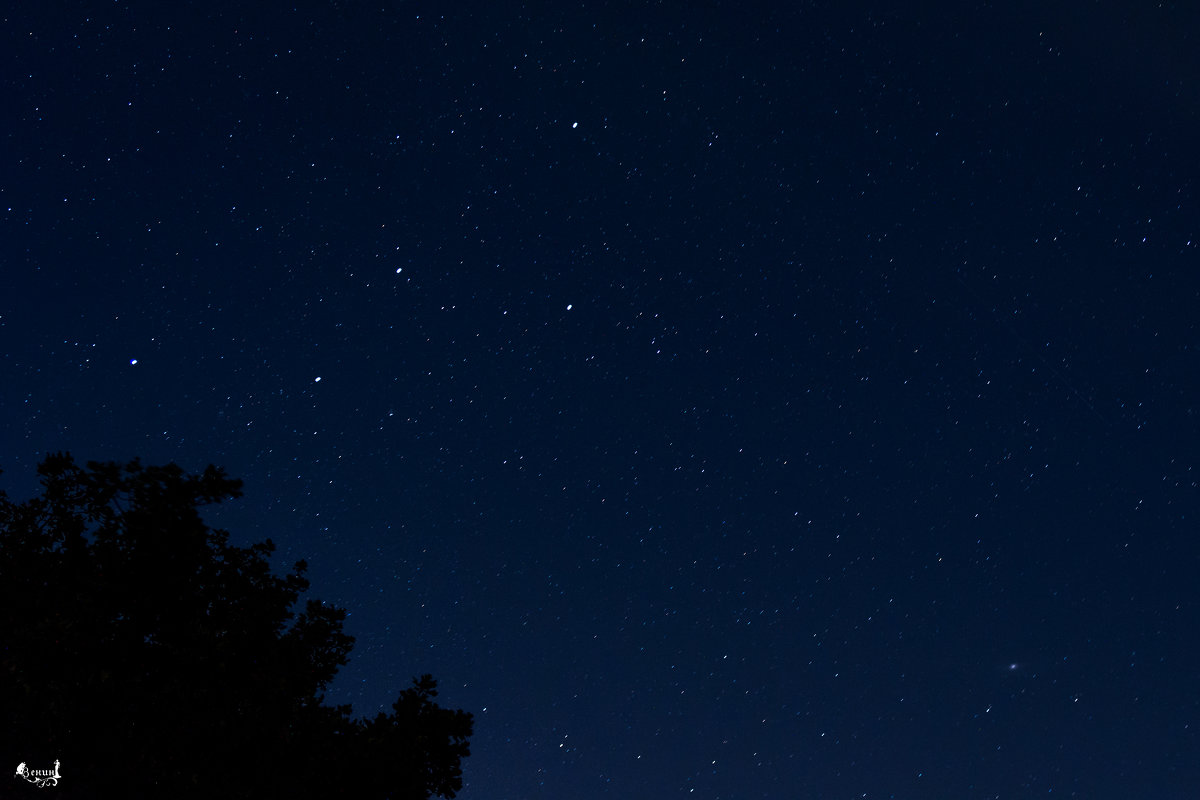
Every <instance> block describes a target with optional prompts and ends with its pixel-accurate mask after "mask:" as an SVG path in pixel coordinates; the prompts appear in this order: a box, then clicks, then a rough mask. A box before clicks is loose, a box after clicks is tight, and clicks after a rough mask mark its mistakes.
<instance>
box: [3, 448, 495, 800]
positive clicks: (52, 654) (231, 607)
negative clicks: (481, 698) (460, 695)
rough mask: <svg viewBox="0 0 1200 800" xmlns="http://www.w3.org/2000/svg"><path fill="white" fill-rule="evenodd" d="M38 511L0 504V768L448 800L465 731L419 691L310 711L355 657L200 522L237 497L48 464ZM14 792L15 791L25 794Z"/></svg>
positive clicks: (260, 568)
mask: <svg viewBox="0 0 1200 800" xmlns="http://www.w3.org/2000/svg"><path fill="white" fill-rule="evenodd" d="M38 474H39V475H40V477H41V485H42V491H41V493H40V494H39V495H38V496H36V497H34V498H33V499H30V500H28V501H25V502H22V503H15V502H12V501H10V500H9V499H8V497H7V495H6V494H5V493H4V492H2V491H0V709H3V710H2V711H0V743H2V746H0V752H3V753H6V754H10V755H11V756H12V758H13V760H14V762H15V761H17V760H18V759H21V760H24V761H26V762H28V763H29V764H31V765H33V767H40V766H42V765H47V766H48V765H49V764H50V763H51V762H52V761H53V760H54V759H56V758H59V759H61V760H62V764H63V767H62V775H63V778H62V780H61V781H60V784H59V786H58V787H57V788H56V789H55V792H56V794H58V796H63V793H65V795H66V796H70V797H116V796H128V797H139V796H140V797H156V796H173V797H179V796H193V797H198V796H207V797H281V798H304V797H320V798H325V797H343V796H345V797H351V796H352V797H363V798H396V799H397V800H413V799H417V798H420V799H421V800H423V799H424V798H428V797H430V796H432V795H440V796H443V797H448V798H450V797H454V795H455V793H456V792H457V791H458V790H459V789H461V787H462V770H461V761H462V759H463V758H464V757H466V756H467V755H468V754H469V750H468V737H469V736H470V735H471V730H472V717H471V715H470V714H468V713H466V712H464V711H459V710H449V709H446V708H442V707H440V706H438V705H437V704H436V703H435V702H434V698H435V697H436V696H437V689H436V683H435V682H434V680H433V679H432V678H431V677H430V676H428V675H426V676H423V677H421V678H418V679H416V680H414V683H413V686H412V687H411V688H410V689H407V690H405V691H403V692H401V694H400V697H399V699H398V700H397V701H396V702H395V704H394V705H393V706H392V713H391V714H379V715H378V716H377V717H375V718H374V719H370V720H366V719H362V720H356V719H352V718H351V716H350V707H349V706H338V707H331V706H327V705H325V704H324V703H323V692H324V690H325V688H326V687H327V686H328V684H329V682H330V681H331V680H332V679H333V677H334V675H335V673H336V672H337V670H338V668H339V667H340V666H342V665H344V664H345V663H346V659H347V654H348V653H349V652H350V649H351V647H352V645H353V639H352V638H351V637H350V636H348V635H347V634H345V633H344V632H343V630H342V625H343V620H344V619H345V616H346V613H345V611H344V610H342V609H340V608H335V607H333V606H329V605H325V604H323V603H320V602H317V601H315V600H307V601H306V603H305V604H304V606H303V609H302V610H299V609H298V608H297V606H298V602H299V599H300V595H301V594H302V593H303V592H304V591H305V590H306V589H307V588H308V581H307V580H306V579H305V578H304V573H305V569H306V566H305V564H304V562H303V561H300V562H297V563H296V565H295V566H294V568H293V571H292V572H291V573H289V574H287V575H285V576H282V577H280V576H277V575H275V574H274V573H273V572H272V571H271V568H270V564H269V561H268V558H269V556H270V554H271V553H272V552H273V550H274V546H273V545H272V543H271V541H270V540H269V539H268V540H267V541H265V542H261V543H259V544H255V545H253V546H251V547H235V546H232V545H230V544H229V534H228V533H227V532H226V531H223V530H215V529H212V528H209V527H208V526H207V525H206V524H205V523H204V522H203V520H202V519H201V517H200V514H199V509H200V508H201V507H203V506H205V505H209V504H213V503H219V502H221V501H222V500H225V499H227V498H235V497H240V496H241V485H242V484H241V481H239V480H234V479H231V478H229V477H227V476H226V474H225V473H224V471H222V470H221V469H218V468H216V467H212V466H210V467H208V468H207V469H206V470H205V471H204V473H203V474H201V475H189V474H185V473H184V471H183V470H182V469H180V468H179V467H177V466H175V465H174V464H169V465H167V466H164V467H146V466H143V465H141V464H140V463H139V462H137V461H133V462H131V463H129V464H126V465H123V466H122V465H118V464H116V463H111V462H110V463H96V462H89V463H88V464H87V467H86V469H84V468H80V467H79V466H78V465H77V464H76V463H75V461H74V460H73V459H72V458H71V456H70V455H69V454H58V455H53V456H50V457H48V458H46V459H45V461H43V462H42V464H41V465H40V466H39V468H38ZM31 788H32V787H31ZM6 794H7V792H6Z"/></svg>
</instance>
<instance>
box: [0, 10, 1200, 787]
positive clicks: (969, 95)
mask: <svg viewBox="0 0 1200 800" xmlns="http://www.w3.org/2000/svg"><path fill="white" fill-rule="evenodd" d="M1051 5H1052V6H1053V7H1051V8H1047V7H1045V6H1046V4H1033V3H1030V4H1022V3H1018V4H1016V5H1012V4H1003V5H1002V6H994V5H990V4H967V5H961V4H945V7H944V8H941V9H933V8H930V9H926V10H921V11H917V10H913V9H906V8H895V9H889V8H885V7H884V6H880V5H878V4H873V3H849V4H845V3H843V4H826V3H805V4H790V5H786V8H785V7H782V6H777V5H771V4H750V5H748V6H742V5H731V4H726V3H721V2H706V3H700V4H672V3H651V4H621V3H610V2H597V3H591V2H588V3H566V4H545V5H540V4H523V5H508V4H485V3H466V4H458V5H455V6H453V7H451V6H438V5H437V4H429V3H374V4H369V3H364V2H354V1H352V0H345V2H333V3H320V4H317V3H312V4H308V3H302V4H299V5H280V4H274V3H250V4H233V3H223V2H216V3H172V4H154V3H143V2H139V0H130V2H113V3H103V4H93V5H90V6H88V7H86V8H84V7H79V8H74V7H72V8H63V9H58V10H51V9H49V8H48V7H47V8H42V7H40V6H38V7H35V6H30V7H29V8H24V9H9V10H8V11H5V12H3V13H2V14H0V36H2V40H0V41H2V44H0V53H2V54H3V55H0V62H2V63H3V65H4V70H3V78H2V81H3V91H4V95H5V97H6V98H7V99H6V102H5V103H4V106H5V108H6V109H7V112H6V115H5V116H6V123H5V125H4V126H3V128H2V130H3V146H2V148H0V275H2V278H0V286H2V290H0V376H2V377H0V408H2V409H3V414H2V415H0V466H2V467H3V469H4V470H5V473H4V480H5V486H6V488H7V490H8V491H9V493H10V495H13V496H14V497H23V496H26V495H28V494H29V493H31V492H32V490H33V487H34V480H35V475H34V468H35V465H36V464H37V462H38V461H39V460H40V459H41V458H42V457H43V456H44V455H45V454H46V453H50V452H54V451H57V450H70V451H71V452H72V453H73V454H75V455H76V457H77V458H79V459H80V460H87V459H97V460H108V459H113V460H125V459H130V458H133V457H140V458H141V459H142V460H143V461H145V462H147V463H164V462H167V461H176V462H177V463H179V464H180V465H181V466H183V467H184V468H185V469H189V470H199V469H202V468H203V467H204V465H206V464H208V463H210V462H211V463H217V464H220V465H222V466H224V467H225V468H226V469H227V470H228V471H229V473H230V474H231V475H233V476H235V477H240V478H242V479H244V480H245V497H244V498H243V499H241V500H239V501H236V502H235V503H232V504H230V505H228V506H226V507H223V508H221V509H219V510H217V511H215V512H214V513H213V515H212V522H213V524H219V525H221V526H222V527H226V528H228V529H229V530H230V531H231V532H232V534H233V536H234V538H235V540H237V541H239V542H250V541H255V540H259V539H262V538H265V537H268V536H269V537H271V538H272V539H273V540H274V541H275V542H276V543H277V544H278V546H279V551H280V552H279V553H278V557H277V560H278V564H279V565H287V564H290V563H291V562H292V561H294V560H295V559H298V558H305V559H307V560H308V562H309V564H310V575H311V578H312V582H313V589H312V594H313V595H315V596H317V597H320V598H322V599H325V600H328V601H330V602H333V603H337V604H339V605H344V606H345V607H347V608H348V610H349V611H350V616H349V618H348V621H347V630H348V632H349V633H351V634H353V635H354V636H355V637H356V638H357V645H356V647H355V649H354V651H353V653H352V654H351V663H350V664H349V665H348V666H347V667H346V668H344V669H343V670H342V672H341V673H340V675H339V677H338V679H337V682H336V684H335V686H334V691H333V692H332V693H331V695H330V696H329V698H328V700H329V702H337V703H352V704H353V705H354V708H355V711H356V712H357V713H374V712H375V711H376V710H378V709H380V708H381V707H382V708H386V707H387V706H388V704H390V702H391V701H392V700H393V699H395V696H396V694H397V693H398V692H399V691H400V690H401V689H402V688H404V687H405V686H407V685H408V682H409V679H410V677H411V676H413V675H417V674H421V673H424V672H429V673H432V674H433V675H434V676H435V677H436V678H437V679H438V681H439V684H440V688H441V697H440V700H441V702H443V703H444V704H445V705H448V706H451V707H456V708H458V707H461V708H464V709H466V710H468V711H471V712H472V713H474V714H475V715H476V726H475V735H474V737H473V739H472V755H471V756H470V758H469V759H467V761H466V762H465V768H464V789H463V791H462V793H461V795H460V797H462V798H463V800H476V799H477V798H510V799H511V800H518V799H519V798H535V797H547V798H551V797H553V798H566V797H572V798H578V799H579V800H589V799H590V798H600V797H675V796H686V797H699V798H712V799H713V800H715V799H716V798H724V799H726V800H729V799H730V798H782V797H797V798H897V799H899V798H937V797H956V798H981V799H982V798H1012V797H1034V796H1050V797H1078V798H1086V799H1088V800H1106V799H1107V798H1113V799H1114V800H1115V799H1116V798H1128V797H1155V798H1160V799H1161V800H1172V799H1173V798H1185V797H1192V796H1193V795H1194V792H1195V787H1196V786H1197V785H1200V767H1198V766H1197V765H1200V740H1198V738H1197V737H1198V726H1200V693H1198V691H1197V688H1196V687H1197V686H1198V685H1200V664H1198V662H1197V659H1196V656H1195V653H1196V652H1197V647H1196V634H1195V631H1196V630H1198V629H1200V594H1198V592H1197V589H1196V585H1195V575H1196V570H1197V567H1198V566H1200V545H1198V544H1197V539H1196V530H1197V528H1196V521H1197V520H1198V519H1200V498H1198V494H1197V481H1198V479H1200V475H1198V474H1197V455H1196V454H1197V445H1200V429H1198V427H1197V418H1196V413H1195V398H1196V392H1197V388H1198V387H1200V378H1198V377H1197V376H1198V374H1200V373H1198V368H1200V361H1198V360H1197V356H1198V353H1197V342H1198V339H1197V327H1196V323H1195V319H1196V314H1195V309H1196V308H1197V301H1198V299H1200V278H1198V273H1197V265H1198V259H1200V222H1198V220H1200V217H1198V216H1197V202H1196V201H1197V198H1196V191H1197V178H1198V171H1197V164H1196V159H1195V142H1196V141H1197V136H1198V135H1200V126H1198V122H1200V119H1198V116H1197V108H1200V102H1198V101H1200V69H1198V66H1197V62H1196V60H1195V58H1194V55H1193V53H1194V43H1193V41H1192V40H1193V39H1194V38H1195V31H1196V30H1197V28H1196V23H1197V21H1198V20H1197V18H1196V15H1195V13H1194V12H1193V11H1191V10H1189V9H1187V8H1186V7H1184V6H1183V5H1172V4H1159V5H1151V6H1146V5H1143V4H1132V3H1124V4H1122V3H1104V2H1101V3H1091V2H1088V3H1085V2H1068V3H1065V4H1058V5H1054V4H1051Z"/></svg>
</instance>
